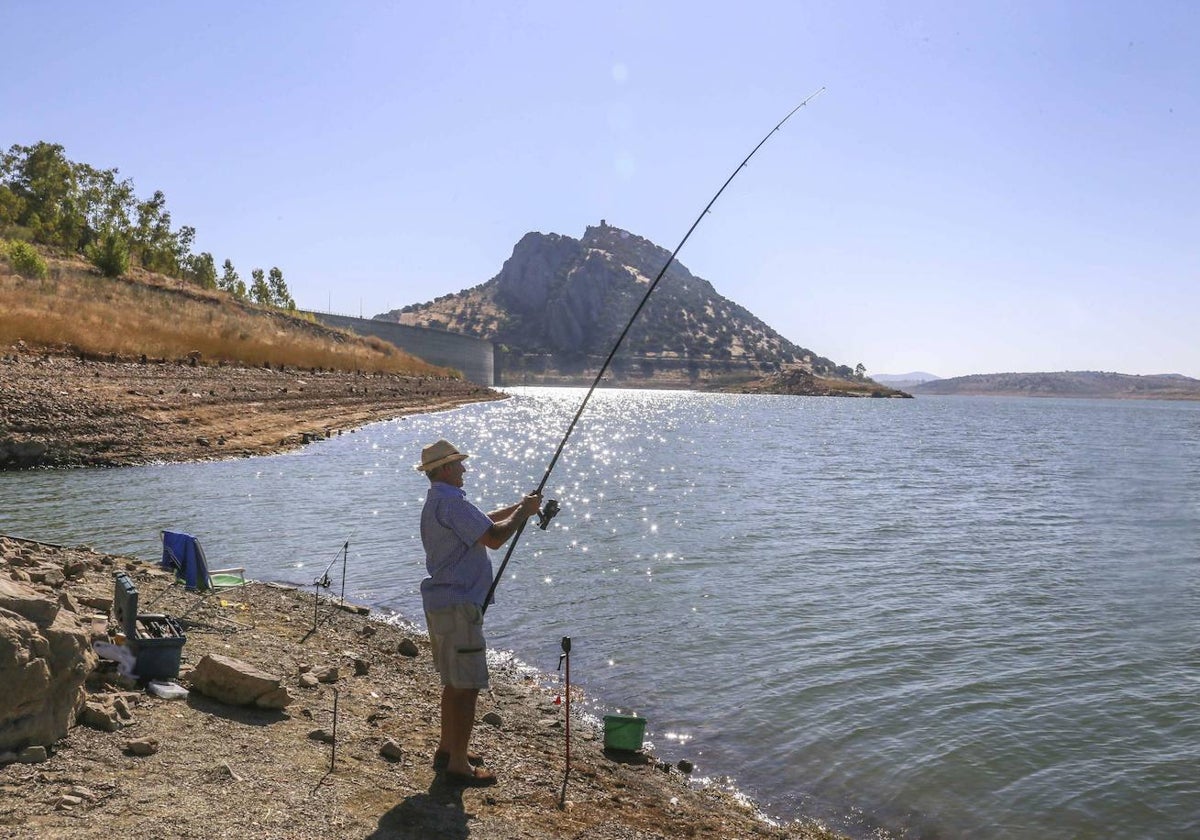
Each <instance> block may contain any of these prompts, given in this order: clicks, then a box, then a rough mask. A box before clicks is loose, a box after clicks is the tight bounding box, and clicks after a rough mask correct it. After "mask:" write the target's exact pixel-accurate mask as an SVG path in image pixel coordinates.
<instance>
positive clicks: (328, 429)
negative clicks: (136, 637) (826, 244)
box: [0, 348, 504, 471]
mask: <svg viewBox="0 0 1200 840" xmlns="http://www.w3.org/2000/svg"><path fill="white" fill-rule="evenodd" d="M15 349H16V352H14V353H5V354H3V356H2V357H0V471H3V470H5V469H27V468H31V467H119V466H136V465H141V464H146V463H154V462H159V463H165V462H179V461H203V460H215V459H223V458H236V457H248V456H253V455H266V454H274V453H278V452H285V451H288V450H290V449H295V448H296V447H299V446H302V445H304V444H306V443H308V442H311V441H313V440H318V439H321V438H323V437H330V436H334V435H337V434H341V433H343V432H344V431H352V430H356V429H358V428H360V427H362V426H365V425H368V424H370V423H375V422H379V421H382V420H390V419H393V418H395V417H400V416H403V415H406V414H415V413H425V412H431V411H440V410H444V409H449V408H456V407H458V406H461V405H465V404H468V403H474V402H484V401H488V400H497V399H503V398H504V395H503V394H501V393H499V392H497V391H494V390H492V389H490V388H484V387H482V386H479V385H475V384H474V383H471V382H466V381H464V380H461V379H454V378H449V377H433V376H403V375H399V374H382V373H355V372H343V371H328V370H298V369H295V368H280V367H266V366H264V367H236V366H232V365H206V364H199V363H193V362H192V361H191V360H188V359H180V360H175V361H168V360H163V359H157V360H149V359H145V360H129V359H113V358H109V359H104V360H98V359H91V358H81V357H80V356H67V355H61V354H57V355H56V354H43V353H34V352H30V351H27V350H22V349H19V348H15Z"/></svg>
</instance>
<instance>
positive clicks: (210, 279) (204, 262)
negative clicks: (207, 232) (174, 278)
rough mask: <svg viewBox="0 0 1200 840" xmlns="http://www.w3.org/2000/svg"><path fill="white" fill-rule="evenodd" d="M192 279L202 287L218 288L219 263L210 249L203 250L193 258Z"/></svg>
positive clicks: (190, 274) (190, 273)
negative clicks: (209, 251)
mask: <svg viewBox="0 0 1200 840" xmlns="http://www.w3.org/2000/svg"><path fill="white" fill-rule="evenodd" d="M190 262H191V271H190V272H189V276H190V278H191V281H192V282H193V283H195V284H196V285H197V286H199V287H200V288H202V289H215V288H217V264H216V261H215V260H213V255H212V254H210V253H208V251H203V252H201V253H200V254H199V255H198V256H195V257H193V258H192V259H191V260H190Z"/></svg>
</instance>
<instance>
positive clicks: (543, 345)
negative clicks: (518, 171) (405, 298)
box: [377, 219, 853, 387]
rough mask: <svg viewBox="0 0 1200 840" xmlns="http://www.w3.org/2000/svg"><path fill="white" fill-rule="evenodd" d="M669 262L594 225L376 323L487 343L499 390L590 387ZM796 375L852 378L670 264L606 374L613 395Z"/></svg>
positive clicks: (533, 239) (531, 244) (536, 241)
mask: <svg viewBox="0 0 1200 840" xmlns="http://www.w3.org/2000/svg"><path fill="white" fill-rule="evenodd" d="M670 258H671V253H670V252H669V251H667V250H666V249H665V248H662V247H660V246H659V245H656V244H655V243H653V242H651V241H650V240H649V239H645V238H644V237H641V236H638V235H637V234H635V233H631V232H630V231H627V230H623V229H622V228H619V227H615V226H613V225H610V224H608V223H607V221H605V220H603V219H602V220H601V221H600V224H599V225H594V226H593V225H589V226H588V227H587V228H586V230H585V231H584V234H583V236H582V238H580V239H574V238H572V237H569V236H565V235H562V234H557V233H538V232H531V233H527V234H525V235H524V236H522V237H521V239H520V241H518V242H517V244H516V245H515V246H514V247H513V251H512V255H511V256H510V257H509V258H508V259H507V260H505V262H504V265H503V266H502V267H501V269H500V272H499V273H498V274H496V276H494V277H493V278H491V279H490V280H488V281H487V282H486V283H482V284H480V285H479V286H475V287H473V288H471V289H466V290H464V291H462V292H459V293H458V294H457V295H445V296H443V297H441V298H438V299H437V300H435V301H431V302H429V303H424V304H417V305H413V306H407V307H405V308H404V309H402V310H399V311H393V312H390V313H387V314H385V315H381V316H377V317H380V318H384V319H386V320H395V321H399V322H400V323H405V324H414V325H417V326H435V327H439V328H443V329H449V330H452V331H455V332H462V333H466V334H468V335H476V336H479V337H481V338H486V339H489V340H491V341H494V342H496V343H497V344H498V345H500V346H499V347H498V348H497V350H498V353H497V360H498V361H497V367H498V375H499V377H500V379H499V381H502V382H507V383H509V384H514V383H517V382H526V381H538V382H542V381H545V382H551V381H552V382H564V381H583V380H587V379H588V377H589V376H591V377H594V376H595V371H596V370H598V369H599V366H600V364H601V363H602V362H603V360H604V358H606V357H607V355H608V353H609V352H610V351H611V349H612V345H613V342H614V341H616V340H617V337H618V336H619V335H620V334H621V330H622V329H623V328H624V327H625V325H626V324H627V323H628V321H629V317H630V316H631V315H632V314H633V312H634V311H635V309H636V308H637V305H638V303H640V301H641V299H642V298H643V297H644V296H645V293H646V288H647V287H648V285H649V283H650V282H651V281H652V280H653V279H654V278H655V277H657V276H658V274H659V272H661V271H662V269H663V266H664V265H666V264H667V262H668V260H670ZM797 368H798V369H804V370H807V371H809V372H813V373H817V374H819V375H823V376H834V377H837V376H843V377H850V376H852V375H853V371H851V370H850V368H848V367H846V366H844V365H843V366H839V365H837V364H835V363H834V362H832V361H831V360H829V359H826V358H824V357H821V356H817V355H816V354H814V353H813V352H812V351H810V350H806V349H805V348H803V347H800V346H798V345H796V344H794V343H792V342H791V341H789V340H788V339H786V338H784V337H783V336H781V335H780V334H779V333H778V332H776V331H775V330H774V329H772V328H771V327H770V326H768V325H767V324H766V323H764V322H763V321H761V320H760V319H759V318H757V317H755V316H754V315H753V314H752V313H750V312H749V311H748V310H746V309H745V308H743V307H741V306H739V305H738V304H737V303H735V302H733V301H731V300H729V299H727V298H725V297H723V296H722V295H720V294H718V293H717V291H716V290H715V289H714V288H713V286H712V284H710V283H709V282H708V281H707V280H704V279H702V278H699V277H696V276H694V275H693V274H692V273H691V272H690V271H688V269H687V268H686V266H684V265H683V264H682V263H680V262H679V261H678V260H676V261H674V262H672V263H671V265H670V267H669V268H668V270H667V271H666V273H665V275H664V276H663V279H662V283H661V284H660V285H659V286H658V288H657V289H656V290H655V292H654V294H653V295H652V296H651V297H650V299H649V300H648V301H647V303H646V306H645V308H644V309H643V310H642V311H641V313H640V314H639V316H638V318H637V320H636V321H635V322H634V324H633V326H632V327H631V329H630V330H629V334H628V335H627V337H626V339H625V341H624V343H623V344H622V345H621V349H620V351H619V352H618V354H617V355H616V356H615V357H614V359H613V365H612V367H611V371H612V375H613V378H614V379H615V380H616V381H618V382H621V383H622V384H630V385H637V384H642V385H657V386H670V385H676V386H688V387H692V386H698V385H711V384H714V382H715V381H717V380H721V381H724V380H727V379H732V380H734V381H736V380H738V379H754V378H758V377H761V376H763V375H765V374H769V373H775V372H778V371H781V370H787V369H797ZM588 371H591V373H590V374H589V373H588ZM531 377H534V378H533V379H532V380H531Z"/></svg>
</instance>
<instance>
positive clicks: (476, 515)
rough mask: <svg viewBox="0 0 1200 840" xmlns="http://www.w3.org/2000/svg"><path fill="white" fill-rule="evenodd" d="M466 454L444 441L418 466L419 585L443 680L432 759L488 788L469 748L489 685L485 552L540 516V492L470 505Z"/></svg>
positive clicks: (450, 773) (449, 775)
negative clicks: (423, 490) (422, 572)
mask: <svg viewBox="0 0 1200 840" xmlns="http://www.w3.org/2000/svg"><path fill="white" fill-rule="evenodd" d="M466 458H467V456H466V455H465V454H463V453H461V452H459V451H458V449H457V448H456V447H455V446H454V444H452V443H450V442H449V441H447V440H439V441H437V442H436V443H431V444H429V445H428V446H426V447H424V448H423V449H422V450H421V463H419V464H417V469H418V470H419V471H421V472H423V473H425V475H426V476H427V477H428V478H429V492H428V494H427V495H426V497H425V506H424V507H423V508H422V509H421V543H422V544H423V545H424V546H425V568H426V569H427V570H428V572H429V577H427V578H425V579H424V580H423V581H421V601H422V603H423V605H424V608H425V623H426V624H427V625H428V626H429V641H430V644H431V645H432V647H433V660H434V664H435V666H436V667H437V670H438V673H439V674H440V675H441V678H442V703H441V717H442V721H441V741H440V742H439V744H438V749H437V752H436V753H434V756H433V766H434V768H435V769H438V770H444V771H445V774H446V781H447V782H449V783H451V784H455V785H462V786H465V787H487V786H488V785H494V784H495V783H496V775H495V774H494V773H492V772H491V771H490V770H485V769H483V768H482V767H477V766H472V765H481V764H482V763H483V760H482V759H481V758H480V757H479V756H477V755H475V754H473V753H470V752H469V751H468V745H469V744H470V741H471V731H472V730H473V729H474V727H475V706H476V702H477V700H478V699H479V691H480V689H483V688H487V686H488V671H487V641H486V640H485V639H484V637H483V612H484V609H485V606H486V604H485V602H486V601H487V598H488V595H489V589H490V587H491V585H492V561H491V559H490V558H489V557H488V553H487V549H489V548H492V549H495V548H499V547H500V546H502V545H504V543H505V542H507V541H508V539H509V538H510V537H512V535H513V534H514V533H516V532H517V530H518V529H519V528H520V527H521V526H522V525H523V524H524V523H525V520H527V519H528V518H529V517H531V516H533V515H534V514H536V513H537V512H538V508H539V507H540V506H541V503H542V496H541V493H533V494H530V495H528V496H525V497H524V498H523V499H522V500H521V501H520V502H518V503H517V504H515V505H509V506H508V507H505V508H501V509H500V510H496V511H492V512H491V513H484V512H483V511H481V510H480V509H479V508H477V507H475V505H473V504H471V503H470V502H469V501H467V496H466V493H464V492H463V489H462V486H463V475H464V474H465V473H466V471H467V470H466V467H465V466H464V465H463V461H464V460H466Z"/></svg>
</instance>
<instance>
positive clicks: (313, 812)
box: [0, 536, 834, 840]
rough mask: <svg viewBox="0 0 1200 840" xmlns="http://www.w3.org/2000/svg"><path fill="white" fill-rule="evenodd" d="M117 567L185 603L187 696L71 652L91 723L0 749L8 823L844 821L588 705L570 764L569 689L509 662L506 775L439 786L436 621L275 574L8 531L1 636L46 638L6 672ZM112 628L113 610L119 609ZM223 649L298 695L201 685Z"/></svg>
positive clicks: (88, 611) (438, 832) (499, 721)
mask: <svg viewBox="0 0 1200 840" xmlns="http://www.w3.org/2000/svg"><path fill="white" fill-rule="evenodd" d="M116 572H124V573H126V574H127V575H129V578H130V580H132V581H133V582H134V584H135V585H136V588H137V590H138V595H139V604H140V606H139V608H138V612H139V613H141V612H143V611H145V610H151V609H152V610H153V611H154V612H155V613H163V614H166V615H171V616H177V617H179V620H180V621H181V623H182V625H183V628H184V632H185V639H186V641H185V642H184V643H183V644H182V646H181V647H178V648H176V650H177V651H178V655H179V666H180V676H179V680H178V682H179V683H180V684H182V685H183V686H185V687H187V686H189V685H191V686H192V690H191V692H190V693H189V694H188V696H187V697H186V698H182V699H165V698H162V697H158V696H155V695H154V694H152V693H150V692H148V691H147V690H146V686H144V685H143V684H141V683H139V682H138V681H137V680H136V679H132V678H129V677H125V676H122V675H121V674H120V673H119V672H118V671H117V670H116V668H115V666H114V665H113V663H111V662H107V661H106V660H102V659H97V658H96V657H95V656H94V655H93V654H92V653H91V651H90V650H88V651H87V652H86V656H84V655H80V656H79V662H78V663H77V665H78V667H80V668H82V669H84V670H86V671H87V674H86V679H81V680H80V682H82V690H81V693H80V696H79V698H78V699H77V701H76V705H77V706H78V709H79V712H78V716H79V720H80V721H82V722H81V723H79V724H78V725H74V726H72V727H71V728H70V729H69V731H68V732H67V733H66V735H65V737H62V738H61V739H59V740H57V741H56V742H54V743H53V744H50V745H48V746H46V747H45V748H35V747H29V746H27V747H26V748H25V749H23V750H20V751H19V752H17V751H10V752H7V753H5V751H4V750H3V749H0V762H7V763H4V764H3V766H0V835H3V836H5V837H8V838H13V840H34V838H37V840H54V839H55V838H64V840H65V838H73V839H74V838H120V837H144V838H215V837H239V838H272V839H274V838H295V840H308V838H330V837H337V838H347V837H364V838H372V839H373V840H385V839H387V838H411V839H412V840H417V838H420V839H421V840H429V839H430V838H460V839H461V838H467V837H472V838H503V840H508V839H509V838H512V840H515V839H516V838H525V840H542V839H543V838H572V840H665V838H674V837H694V838H714V840H715V839H716V838H721V840H729V838H780V839H781V840H782V838H792V839H793V840H799V838H806V839H807V840H812V838H825V840H830V838H832V837H833V836H834V835H832V834H830V833H828V832H826V831H825V830H824V829H822V828H821V827H819V826H817V825H812V824H800V823H791V824H787V825H772V824H769V823H768V822H766V821H764V820H763V819H762V818H761V817H760V816H759V815H757V814H756V812H755V811H754V809H753V807H751V806H749V805H748V804H746V803H745V802H744V801H742V800H740V799H738V798H737V797H735V796H732V795H731V794H729V793H727V792H725V791H723V790H721V789H720V788H719V787H717V786H711V785H707V786H706V785H703V784H700V783H697V782H694V781H692V780H691V779H690V778H689V776H688V775H687V774H686V773H684V772H682V771H681V770H680V769H679V768H678V767H673V766H668V765H666V764H664V763H660V762H658V761H657V760H656V759H655V758H654V757H653V756H652V755H645V754H617V753H614V752H611V751H606V750H605V749H604V745H603V733H602V732H597V731H596V730H595V729H593V728H592V727H591V726H590V725H589V724H588V723H587V721H586V720H584V719H583V718H579V719H576V718H575V716H574V715H573V716H572V720H571V737H572V744H571V751H572V761H571V772H570V775H569V776H565V772H564V770H565V764H564V755H563V747H564V736H565V731H564V723H565V721H564V707H563V706H562V705H560V704H556V703H555V702H554V700H555V691H556V690H557V689H556V688H555V687H554V686H547V685H541V684H539V681H538V680H537V679H535V678H529V677H526V676H523V675H522V674H521V673H519V672H517V671H516V670H514V669H507V668H505V667H503V666H501V667H499V668H496V669H494V671H493V685H492V688H491V689H490V691H488V692H485V693H484V695H482V696H481V698H480V709H479V715H480V717H481V718H483V719H484V720H485V721H486V722H482V723H480V725H479V727H478V729H477V735H476V738H475V743H474V744H473V746H474V748H475V749H476V750H477V751H479V752H481V753H482V754H483V755H484V756H485V758H486V762H487V764H488V766H489V767H490V768H492V769H493V770H494V771H495V772H496V774H497V775H498V777H499V779H500V782H499V784H498V785H496V786H495V787H492V788H487V789H482V790H462V789H457V788H452V787H447V786H446V785H445V784H444V782H443V780H442V778H441V776H440V775H439V774H437V773H435V771H434V770H433V768H432V766H431V757H432V754H433V750H434V748H435V746H436V738H437V735H436V730H437V714H438V712H437V703H438V695H439V688H438V686H437V679H436V676H435V674H434V671H433V669H432V666H431V663H430V657H429V650H428V643H427V640H426V638H425V637H424V635H423V634H421V633H419V632H417V631H415V630H414V629H413V628H412V627H409V626H407V625H405V624H404V623H402V622H399V621H385V620H381V618H380V617H372V616H369V615H364V614H362V612H361V611H360V610H358V609H357V608H352V607H350V606H349V605H339V604H337V603H336V601H334V600H329V599H326V598H324V597H322V598H321V599H320V600H319V601H314V598H313V596H312V595H311V594H307V593H303V592H298V591H295V590H293V589H290V588H285V587H280V586H277V585H272V584H267V583H252V584H250V585H249V586H247V587H245V588H243V589H239V590H233V591H228V592H226V593H224V594H223V595H221V596H212V597H207V598H201V597H199V596H197V595H196V594H195V593H189V592H186V591H184V590H183V589H182V587H179V586H177V585H176V586H173V585H172V578H171V577H170V576H168V575H166V574H165V573H163V572H161V571H160V570H159V569H158V568H157V567H156V566H154V565H151V564H147V563H145V562H142V561H140V560H137V559H134V558H129V557H119V556H109V555H103V554H98V553H96V552H94V551H92V550H91V549H88V548H86V547H80V548H65V547H57V546H49V545H45V544H40V543H34V542H31V541H28V540H22V539H14V538H9V537H2V536H0V584H3V585H0V630H3V631H4V633H5V635H0V641H7V642H9V644H8V646H7V647H8V648H14V645H15V644H16V643H15V642H13V639H14V638H18V637H19V633H18V630H17V629H13V628H18V627H19V628H23V629H22V630H21V632H25V633H27V634H32V635H31V636H30V638H32V639H33V641H32V642H30V643H28V644H27V646H26V648H25V650H24V653H22V651H21V650H20V649H14V650H12V651H9V652H7V653H6V650H7V648H6V646H5V645H4V644H0V677H4V678H5V679H7V680H10V681H11V682H8V683H6V684H8V685H16V684H17V683H16V682H15V677H14V674H17V673H24V674H25V675H26V677H28V675H29V671H28V668H29V667H31V664H30V663H34V664H37V663H40V662H42V659H43V658H44V657H49V656H50V655H51V654H50V653H49V652H48V651H49V648H50V645H49V643H47V642H46V641H45V639H47V638H49V639H55V640H56V641H55V644H54V646H53V647H55V648H56V649H57V650H59V652H60V654H61V651H62V649H63V643H62V640H63V638H65V637H66V636H70V637H71V638H75V639H77V638H78V636H79V635H80V634H82V635H83V636H84V637H85V638H86V637H88V636H89V635H90V634H92V633H94V632H96V631H95V630H94V629H93V625H92V623H91V616H92V615H93V614H96V613H101V614H105V613H107V612H108V611H109V610H110V609H111V601H112V597H113V581H114V575H115V573H116ZM22 611H24V612H26V613H31V614H32V616H31V617H30V616H23V615H22V614H21V612H22ZM50 612H53V613H54V615H50V614H49V613H50ZM22 622H24V624H22ZM105 629H106V630H107V631H114V630H116V629H117V626H116V624H115V622H113V621H111V620H110V621H109V622H108V623H107V625H106V628H105ZM14 633H17V634H18V635H17V636H14V635H13V634H14ZM38 638H42V639H43V641H42V642H38V641H37V639H38ZM91 638H93V639H94V638H96V637H95V636H91ZM216 656H220V657H225V658H226V659H234V660H237V661H239V662H242V663H245V664H246V665H247V666H252V667H253V668H255V669H258V670H259V671H260V672H263V673H265V674H268V675H273V678H274V679H276V680H277V682H278V685H279V686H281V687H282V689H283V690H284V692H285V693H284V694H283V695H282V696H283V697H285V698H286V703H285V705H284V707H283V708H282V709H281V710H278V709H274V710H273V709H264V708H256V707H252V706H240V705H230V704H229V703H228V702H222V701H219V700H215V699H213V698H212V697H210V696H208V695H207V694H205V693H201V691H200V690H198V689H197V687H196V686H195V685H192V684H193V677H194V676H195V669H196V666H197V664H198V663H199V662H201V661H202V660H204V659H205V658H215V657H216ZM5 657H8V660H7V661H5ZM56 667H58V668H61V667H62V665H61V664H59V665H56ZM6 669H8V670H7V671H6ZM13 669H16V670H15V671H14V670H13ZM197 682H198V681H197ZM205 690H206V691H207V690H208V689H205ZM279 696H280V695H278V694H277V695H276V699H279ZM9 702H10V705H11V703H12V702H15V701H13V700H12V697H11V696H10V698H9ZM272 705H278V703H274V704H272ZM3 707H4V702H3V701H0V710H2V709H3ZM9 723H11V722H10V721H4V720H0V735H2V734H3V733H4V732H5V731H6V730H7V731H11V730H9V726H8V724H9ZM11 748H12V745H10V746H9V748H8V749H10V750H11ZM564 779H565V781H566V785H565V788H564ZM564 790H565V797H564V795H563V792H564Z"/></svg>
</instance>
